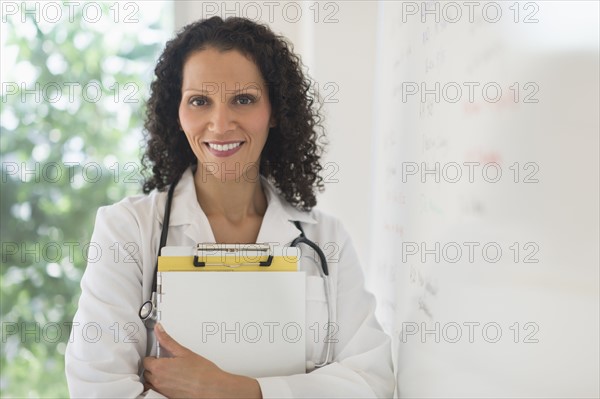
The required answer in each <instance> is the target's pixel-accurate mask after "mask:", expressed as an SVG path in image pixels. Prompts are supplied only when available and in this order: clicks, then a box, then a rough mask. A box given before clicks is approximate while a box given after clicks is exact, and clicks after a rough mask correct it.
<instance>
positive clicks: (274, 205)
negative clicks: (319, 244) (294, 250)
mask: <svg viewBox="0 0 600 399" xmlns="http://www.w3.org/2000/svg"><path fill="white" fill-rule="evenodd" d="M261 183H262V187H263V189H264V192H265V195H266V196H267V201H268V202H269V205H268V207H267V211H266V213H265V216H264V218H263V222H262V225H261V227H260V231H259V233H258V238H257V239H256V242H257V243H266V242H268V243H272V244H275V245H276V246H289V245H290V243H291V242H292V240H294V239H295V238H296V237H298V236H299V235H300V230H298V229H297V228H296V226H295V225H294V223H293V221H294V220H298V221H300V222H303V223H316V220H314V219H313V218H312V217H311V216H310V214H309V213H307V212H300V211H298V210H297V209H296V208H294V207H293V206H291V205H290V204H289V203H287V202H286V201H285V200H284V199H283V198H281V197H280V196H279V194H278V192H277V189H276V188H275V186H273V184H271V182H269V181H268V180H267V179H266V178H265V177H264V176H261Z"/></svg>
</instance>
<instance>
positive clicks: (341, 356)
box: [257, 222, 395, 399]
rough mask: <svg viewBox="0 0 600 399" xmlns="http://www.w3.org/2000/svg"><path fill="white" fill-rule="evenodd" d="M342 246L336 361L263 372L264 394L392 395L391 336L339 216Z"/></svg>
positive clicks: (318, 395)
mask: <svg viewBox="0 0 600 399" xmlns="http://www.w3.org/2000/svg"><path fill="white" fill-rule="evenodd" d="M337 229H338V231H340V232H342V234H340V237H341V239H340V241H342V244H341V252H340V257H339V263H338V267H339V269H338V281H337V324H338V327H339V330H338V334H337V338H338V339H339V342H338V343H336V344H335V345H334V347H335V349H334V358H333V362H332V363H331V364H329V365H327V366H325V367H322V368H319V369H316V370H314V371H313V372H311V373H309V374H297V375H291V376H282V377H265V378H257V381H258V383H259V385H260V388H261V391H262V395H263V398H265V399H267V398H319V397H321V398H391V397H392V396H393V394H394V388H395V377H394V373H393V364H392V358H391V340H390V338H389V336H388V335H387V334H386V333H385V332H384V331H383V330H382V329H381V327H380V325H379V323H378V321H377V320H376V318H375V314H374V313H375V298H374V296H373V295H372V294H371V293H369V292H368V291H367V290H366V289H365V284H364V276H363V273H362V269H361V267H360V264H359V261H358V256H357V254H356V251H355V249H354V247H353V245H352V241H351V239H350V238H349V236H348V234H347V233H346V232H345V230H344V228H343V227H342V226H341V224H339V222H338V227H337Z"/></svg>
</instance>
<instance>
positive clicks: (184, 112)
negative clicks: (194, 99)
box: [179, 105, 194, 132]
mask: <svg viewBox="0 0 600 399" xmlns="http://www.w3.org/2000/svg"><path fill="white" fill-rule="evenodd" d="M179 123H180V124H181V127H182V128H183V131H184V132H187V131H189V130H191V128H193V126H194V118H193V114H192V112H191V110H189V109H188V108H187V107H185V106H184V105H182V106H180V107H179Z"/></svg>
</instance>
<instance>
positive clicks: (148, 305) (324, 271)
mask: <svg viewBox="0 0 600 399" xmlns="http://www.w3.org/2000/svg"><path fill="white" fill-rule="evenodd" d="M178 181H179V178H177V179H176V180H175V181H174V182H173V183H172V184H171V186H170V187H169V191H168V194H167V202H166V204H165V212H164V218H163V225H162V230H161V233H160V245H159V247H158V255H157V259H156V264H155V266H154V277H153V278H152V294H151V296H150V299H149V300H147V301H146V302H144V303H143V304H142V306H141V307H140V310H139V316H140V319H142V321H143V322H144V325H145V326H146V328H148V329H153V328H154V325H155V324H156V320H157V314H156V313H157V306H156V291H157V277H158V256H160V252H161V250H162V248H163V247H164V246H165V245H166V244H167V235H168V234H169V219H170V217H171V203H172V202H173V193H174V192H175V186H176V185H177V183H178ZM292 222H293V223H294V225H295V226H296V228H297V229H298V230H300V235H299V236H298V237H296V238H295V239H294V240H293V241H292V243H291V244H290V246H291V247H297V246H298V245H299V244H306V245H308V246H309V247H311V248H312V249H313V250H314V251H315V252H316V253H317V256H318V257H319V262H320V264H321V270H320V274H321V277H322V278H323V280H324V281H325V297H326V299H327V335H326V336H325V360H323V361H322V362H320V363H314V362H312V361H307V362H306V368H307V370H313V369H315V368H319V367H323V366H326V365H327V364H329V363H331V357H332V353H331V343H332V341H333V340H332V338H331V324H333V323H332V314H333V307H332V303H331V298H330V294H331V292H330V287H329V268H328V267H327V259H326V258H325V254H324V253H323V251H322V250H321V248H319V247H318V246H317V244H315V243H314V242H313V241H311V240H309V239H308V238H306V235H305V234H304V230H303V229H302V226H301V225H300V222H299V221H292Z"/></svg>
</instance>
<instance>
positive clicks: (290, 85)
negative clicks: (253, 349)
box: [65, 17, 395, 398]
mask: <svg viewBox="0 0 600 399" xmlns="http://www.w3.org/2000/svg"><path fill="white" fill-rule="evenodd" d="M155 73H156V79H155V81H154V82H153V83H152V86H151V89H152V93H151V97H150V99H149V101H148V108H147V118H146V124H145V128H146V130H147V131H148V133H149V137H148V142H147V148H146V153H145V155H144V158H143V162H144V165H145V166H146V167H147V168H148V169H150V170H151V172H152V176H151V177H149V178H148V179H147V180H146V181H145V183H144V192H145V195H139V196H133V197H129V198H126V199H124V200H122V201H121V202H119V203H117V204H114V205H111V206H107V207H102V208H100V209H99V210H98V213H97V217H96V225H95V228H94V232H93V235H92V242H93V243H94V247H95V248H97V249H98V253H99V256H97V257H96V259H95V261H89V262H88V265H87V268H86V271H85V273H84V276H83V278H82V281H81V289H82V294H81V298H80V301H79V308H78V310H77V313H76V315H75V318H74V323H73V328H72V334H71V339H70V342H69V344H68V346H67V350H66V355H65V356H66V375H67V381H68V385H69V391H70V393H71V395H72V396H73V397H132V398H134V397H146V398H151V397H164V396H166V397H198V398H204V397H206V398H234V397H247V398H295V397H328V398H331V397H344V398H348V397H368V398H372V397H391V396H392V395H393V392H394V386H395V378H394V375H393V371H392V360H391V348H390V339H389V337H388V336H387V335H386V334H385V333H384V332H383V331H382V329H381V327H380V326H379V324H378V322H377V320H376V319H375V316H374V310H375V299H374V297H373V295H372V294H370V293H369V292H367V291H366V290H365V287H364V279H363V275H362V272H361V267H360V265H359V262H358V258H357V255H356V253H355V250H354V247H353V245H352V241H351V239H350V237H349V236H348V234H347V232H346V231H345V229H344V228H343V226H342V224H341V223H340V222H339V221H338V220H337V219H335V218H333V217H332V216H329V215H327V214H325V213H323V212H320V211H318V210H316V209H314V208H313V207H314V205H316V198H315V190H317V189H322V186H323V184H322V181H321V179H320V178H319V177H318V172H319V171H320V170H321V166H320V164H319V160H320V153H321V147H320V146H319V144H318V142H317V137H318V136H317V133H316V129H315V128H316V127H317V126H319V122H320V118H319V116H318V112H317V111H316V110H314V109H313V107H312V105H313V100H312V98H311V97H310V96H309V95H308V92H307V89H308V88H309V84H310V82H309V80H308V79H307V78H305V77H304V76H303V74H302V71H301V64H300V61H299V59H298V58H297V57H296V56H295V55H294V54H293V53H292V52H291V51H290V49H289V47H288V45H287V44H286V42H285V40H283V38H281V37H279V36H276V35H274V34H273V32H272V31H271V30H270V29H269V28H268V27H266V26H263V25H259V24H256V23H254V22H251V21H249V20H246V19H242V18H228V19H226V20H225V21H223V20H222V19H221V18H219V17H213V18H210V19H208V20H203V21H198V22H196V23H193V24H191V25H188V26H186V27H185V28H184V29H183V30H182V31H181V32H180V33H179V34H178V35H177V36H176V37H175V38H174V39H173V40H172V41H170V42H168V43H167V46H166V48H165V50H164V52H163V54H162V56H161V57H160V60H159V62H158V65H157V66H156V69H155ZM178 178H179V182H178V183H176V186H175V189H174V195H173V201H172V204H171V215H170V219H169V222H168V239H167V245H188V246H194V245H195V244H196V243H199V242H214V243H256V242H260V243H262V242H269V243H272V244H274V245H279V246H287V245H290V243H291V242H292V241H293V240H294V239H295V238H296V237H298V235H299V231H298V229H297V227H296V226H295V225H294V223H293V221H298V222H300V225H301V227H302V229H303V230H304V233H305V235H306V237H308V238H309V239H310V240H312V241H314V242H316V243H318V244H319V246H320V247H321V248H322V249H323V250H324V251H325V253H326V255H327V260H328V267H329V284H330V285H329V288H330V293H331V298H330V299H329V300H330V301H332V306H333V315H328V312H327V298H326V289H325V284H326V283H325V280H324V279H323V278H322V277H321V272H320V266H319V264H318V262H316V257H315V256H314V253H311V252H312V250H310V249H308V247H303V248H302V252H303V258H302V261H301V267H302V270H304V271H305V272H306V275H307V280H306V289H307V291H306V317H307V320H306V327H305V332H306V334H307V339H306V344H307V346H306V358H307V360H308V361H309V365H310V364H319V363H321V362H322V360H323V356H324V353H325V350H324V349H325V344H324V341H325V337H324V330H323V331H321V332H320V337H319V339H313V336H315V337H316V336H317V334H319V332H316V331H313V330H314V327H313V330H311V329H310V327H311V326H314V325H317V326H323V327H324V326H325V325H326V324H327V322H328V317H329V316H331V317H332V319H333V321H334V326H335V328H333V330H332V331H331V334H330V338H332V340H333V342H334V343H333V344H332V359H330V363H329V364H327V365H326V366H324V367H320V368H316V369H314V367H308V368H307V373H306V374H298V375H290V376H277V377H267V378H257V379H254V378H249V377H245V376H240V375H235V374H231V373H228V372H227V371H226V370H222V369H220V368H219V367H218V366H217V365H216V364H214V363H212V362H211V361H210V360H209V359H206V358H204V357H202V356H200V355H197V354H195V353H193V352H191V351H190V350H188V349H187V348H185V347H183V346H181V345H180V344H178V343H177V342H176V341H175V340H173V339H172V338H171V337H170V336H169V335H168V331H164V330H163V329H162V328H161V326H160V324H159V325H157V326H155V327H154V329H153V330H147V329H146V327H145V325H144V324H143V322H142V321H141V320H140V318H139V317H138V311H139V308H140V304H142V303H143V302H144V301H147V300H148V299H149V298H150V293H151V290H152V281H153V277H154V267H155V262H156V254H157V251H158V246H159V241H160V235H161V229H162V227H163V226H162V223H163V219H164V209H165V203H166V200H167V192H166V190H165V189H166V188H168V187H170V186H171V185H172V184H174V182H176V181H177V179H178ZM274 299H275V300H276V298H274ZM315 323H317V324H315ZM315 332H316V333H317V334H315ZM157 339H158V340H159V341H160V343H161V346H162V347H164V348H166V349H167V350H168V351H169V352H170V353H172V354H173V357H172V358H160V359H157V358H156V357H155V355H156V345H155V344H156V340H157Z"/></svg>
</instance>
